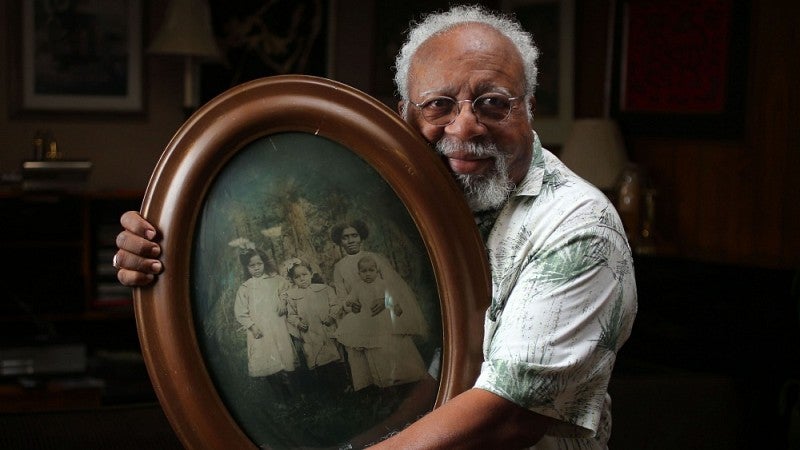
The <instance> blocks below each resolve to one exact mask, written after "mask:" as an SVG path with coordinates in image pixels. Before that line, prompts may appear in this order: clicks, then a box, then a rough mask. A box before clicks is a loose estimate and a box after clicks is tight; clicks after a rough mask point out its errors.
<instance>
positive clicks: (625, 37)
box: [610, 0, 749, 137]
mask: <svg viewBox="0 0 800 450" xmlns="http://www.w3.org/2000/svg"><path fill="white" fill-rule="evenodd" d="M748 9H749V7H748V2H747V0H698V1H694V2H686V3H683V2H674V1H669V0H617V3H616V5H615V26H614V30H615V34H614V49H613V62H612V73H613V76H612V84H611V105H610V106H611V114H612V116H614V117H615V118H616V119H617V121H618V122H619V123H620V127H622V130H623V132H624V133H626V134H630V135H654V136H681V137H735V136H741V133H742V130H743V121H744V99H745V90H746V74H747V41H748V39H747V26H746V22H747V18H748V17H749V14H748Z"/></svg>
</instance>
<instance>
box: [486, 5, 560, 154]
mask: <svg viewBox="0 0 800 450" xmlns="http://www.w3.org/2000/svg"><path fill="white" fill-rule="evenodd" d="M502 4H503V10H504V11H507V12H510V13H513V14H514V16H515V17H516V18H517V20H519V22H520V23H521V24H522V26H523V28H525V29H526V30H527V31H529V32H531V33H532V34H533V40H534V42H535V43H536V45H537V46H538V47H539V50H540V56H539V80H538V81H539V84H538V86H537V88H536V110H535V111H534V114H533V128H534V130H536V132H537V133H538V134H539V138H540V139H541V140H542V143H543V144H545V145H546V146H549V147H560V146H562V145H563V144H564V142H565V141H566V140H567V136H568V135H569V132H570V130H571V129H572V122H573V120H574V117H575V114H574V99H573V96H574V94H573V92H574V86H573V85H574V78H575V75H574V71H575V69H574V59H575V56H574V54H575V2H574V0H503V2H502Z"/></svg>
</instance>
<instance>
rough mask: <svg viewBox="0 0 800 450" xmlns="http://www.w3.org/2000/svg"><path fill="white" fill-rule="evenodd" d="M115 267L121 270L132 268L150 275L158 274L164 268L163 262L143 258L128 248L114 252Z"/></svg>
mask: <svg viewBox="0 0 800 450" xmlns="http://www.w3.org/2000/svg"><path fill="white" fill-rule="evenodd" d="M113 264H114V267H116V268H117V269H120V270H132V271H136V272H142V273H144V274H149V275H158V274H159V273H161V272H162V271H163V270H164V266H163V264H161V261H159V260H157V259H151V258H143V257H141V256H139V255H137V254H135V253H131V252H129V251H126V250H122V249H120V250H118V251H117V253H115V254H114V260H113Z"/></svg>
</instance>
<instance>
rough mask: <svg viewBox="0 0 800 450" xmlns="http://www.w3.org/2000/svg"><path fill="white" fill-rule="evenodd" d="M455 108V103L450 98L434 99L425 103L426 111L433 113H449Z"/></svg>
mask: <svg viewBox="0 0 800 450" xmlns="http://www.w3.org/2000/svg"><path fill="white" fill-rule="evenodd" d="M452 107H453V101H452V100H450V99H449V98H434V99H431V100H428V101H427V102H426V103H425V109H429V110H431V111H447V110H449V109H450V108H452Z"/></svg>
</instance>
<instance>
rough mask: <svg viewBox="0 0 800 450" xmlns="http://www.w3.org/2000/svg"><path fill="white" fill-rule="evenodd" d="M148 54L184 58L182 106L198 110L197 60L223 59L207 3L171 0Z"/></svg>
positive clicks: (201, 0)
mask: <svg viewBox="0 0 800 450" xmlns="http://www.w3.org/2000/svg"><path fill="white" fill-rule="evenodd" d="M147 51H148V53H150V54H158V55H176V56H183V57H184V68H183V107H184V109H185V110H186V111H187V113H191V112H193V111H194V110H195V109H197V107H198V105H199V103H200V86H199V83H198V81H199V80H198V78H199V75H198V67H197V61H198V60H206V61H218V60H221V59H222V52H221V51H220V49H219V46H218V44H217V41H216V40H215V38H214V32H213V29H212V27H211V10H210V8H209V6H208V3H207V2H206V0H172V1H171V2H170V3H169V5H168V6H167V13H166V16H165V19H164V23H163V25H162V26H161V29H160V30H159V32H158V34H156V37H155V38H154V39H153V42H152V43H151V44H150V47H149V48H148V49H147Z"/></svg>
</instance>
